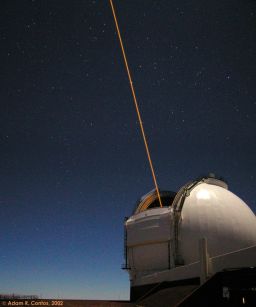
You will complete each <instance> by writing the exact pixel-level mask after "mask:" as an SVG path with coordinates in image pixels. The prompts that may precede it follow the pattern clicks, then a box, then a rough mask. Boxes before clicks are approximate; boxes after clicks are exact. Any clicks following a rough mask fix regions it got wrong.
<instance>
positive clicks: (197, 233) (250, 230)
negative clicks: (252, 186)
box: [179, 183, 256, 264]
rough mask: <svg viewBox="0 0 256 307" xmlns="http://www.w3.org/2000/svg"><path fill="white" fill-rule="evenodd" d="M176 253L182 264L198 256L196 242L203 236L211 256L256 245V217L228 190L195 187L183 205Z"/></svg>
mask: <svg viewBox="0 0 256 307" xmlns="http://www.w3.org/2000/svg"><path fill="white" fill-rule="evenodd" d="M179 229H180V230H179V253H180V255H181V257H182V258H183V260H184V263H185V264H188V263H192V262H194V261H197V260H198V259H199V253H198V241H199V239H200V238H203V237H204V238H206V239H207V242H208V251H209V255H210V256H211V257H213V256H217V255H221V254H225V253H229V252H233V251H236V250H239V249H242V248H245V247H249V246H253V245H255V244H256V217H255V215H254V213H253V212H252V211H251V209H250V208H249V207H248V206H247V205H246V204H245V203H244V202H243V201H242V200H241V199H240V198H239V197H237V196H236V195H235V194H233V193H231V192H230V191H228V190H227V189H225V188H223V187H221V186H217V185H213V184H207V183H201V184H199V185H197V186H196V187H194V188H193V189H192V190H191V192H190V195H189V196H187V197H186V199H185V202H184V204H183V208H182V213H181V221H180V225H179Z"/></svg>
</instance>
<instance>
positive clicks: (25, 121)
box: [0, 0, 256, 299]
mask: <svg viewBox="0 0 256 307" xmlns="http://www.w3.org/2000/svg"><path fill="white" fill-rule="evenodd" d="M114 4H115V7H116V12H117V16H118V20H119V25H120V29H121V33H122V36H123V40H124V45H125V48H126V52H127V57H128V61H129V64H130V68H131V72H132V76H133V81H134V85H135V89H136V93H137V98H138V102H139V105H140V109H141V115H142V118H143V123H144V127H145V131H146V134H147V137H148V142H149V147H150V151H151V155H152V159H153V164H154V166H155V171H156V175H157V180H158V183H159V187H160V189H166V190H173V191H177V189H179V187H180V186H182V185H184V184H185V183H186V182H187V181H189V180H191V179H195V178H197V177H198V176H201V175H205V174H208V173H209V172H213V173H215V174H216V175H217V176H222V177H224V178H225V179H226V181H227V182H228V184H229V188H230V190H231V191H232V192H234V193H235V194H237V195H238V196H239V197H241V198H242V199H243V200H244V201H245V202H246V203H247V204H248V205H249V206H250V207H251V208H252V210H253V211H254V212H255V211H256V202H255V182H256V177H255V176H256V174H255V173H256V164H255V156H256V146H255V139H256V69H255V68H256V56H255V55H256V1H252V0H244V1H241V0H239V1H238V0H234V1H226V0H224V1H205V0H173V1H169V0H168V1H167V0H166V1H164V0H161V1H153V0H140V1H138V0H129V1H128V0H127V1H121V0H115V1H114ZM0 15H1V16H0V43H1V45H0V46H1V48H0V63H1V66H0V67H1V69H0V75H1V86H0V106H1V120H0V141H1V151H0V165H1V167H0V170H1V175H0V180H1V182H0V205H1V210H0V218H1V223H0V234H1V235H0V238H1V241H0V242H1V247H0V271H1V275H0V285H1V286H0V293H13V292H14V293H18V294H37V295H40V296H42V297H61V298H77V299H78V298H84V299H85V298H87V299H94V298H98V299H101V298H102V299H110V298H114V299H118V298H120V299H127V298H128V297H129V278H128V274H126V272H124V271H122V270H121V266H122V263H123V262H124V260H123V221H124V217H125V216H129V215H130V214H131V213H132V210H133V208H134V205H135V203H136V201H137V200H138V198H140V196H142V195H144V194H145V193H147V192H148V191H150V190H152V189H153V188H154V184H153V180H152V177H151V173H150V169H149V166H148V162H147V159H146V153H145V149H144V145H143V141H142V138H141V134H140V131H139V125H138V120H137V117H136V112H135V108H134V105H133V100H132V96H131V92H130V87H129V83H128V79H127V75H126V71H125V68H124V64H123V59H122V55H121V51H120V47H119V42H118V39H117V35H116V30H115V26H114V21H113V17H112V13H111V8H110V5H109V3H108V1H107V0H104V1H103V0H99V1H89V0H84V1H82V0H75V1H67V0H51V1H49V0H34V1H29V0H2V1H1V10H0Z"/></svg>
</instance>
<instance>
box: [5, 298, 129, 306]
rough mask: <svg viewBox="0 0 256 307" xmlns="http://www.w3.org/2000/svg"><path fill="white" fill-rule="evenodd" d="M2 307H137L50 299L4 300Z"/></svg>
mask: <svg viewBox="0 0 256 307" xmlns="http://www.w3.org/2000/svg"><path fill="white" fill-rule="evenodd" d="M0 306H4V307H8V306H24V307H26V306H27V307H43V306H50V307H51V306H52V307H99V306H103V307H108V306H109V307H119V306H120V307H123V306H135V305H134V304H131V303H129V302H128V301H103V300H60V299H58V300H48V299H34V300H33V299H32V300H31V299H27V300H26V299H4V300H0Z"/></svg>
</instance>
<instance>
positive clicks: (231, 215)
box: [125, 177, 256, 274]
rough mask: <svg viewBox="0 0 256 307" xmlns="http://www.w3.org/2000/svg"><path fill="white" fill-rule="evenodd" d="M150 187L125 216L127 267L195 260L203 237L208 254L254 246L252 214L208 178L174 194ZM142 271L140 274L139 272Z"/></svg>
mask: <svg viewBox="0 0 256 307" xmlns="http://www.w3.org/2000/svg"><path fill="white" fill-rule="evenodd" d="M160 195H161V198H162V197H163V199H164V201H163V204H164V206H163V207H162V208H160V207H159V203H158V207H157V205H156V204H157V196H156V192H155V191H151V192H150V193H148V194H147V195H145V196H144V197H142V199H141V201H140V202H139V203H138V204H137V206H136V209H135V211H134V214H133V215H132V216H131V217H130V218H129V219H128V220H127V221H126V225H125V226H126V256H127V257H126V258H127V259H126V262H127V268H129V269H130V270H131V271H130V273H132V272H136V274H137V273H138V272H141V274H144V273H145V272H147V273H149V272H156V271H161V270H166V269H172V268H174V267H176V266H180V265H187V264H190V263H193V262H196V261H198V260H199V240H201V239H202V238H205V239H206V240H207V244H208V252H209V255H210V257H215V256H218V255H223V254H227V253H231V252H234V251H238V250H240V249H243V248H246V247H251V246H253V245H256V217H255V214H254V213H253V212H252V211H251V209H250V208H249V207H248V206H247V205H246V204H245V203H244V202H243V201H242V200H241V199H240V198H239V197H237V196H236V195H235V194H233V193H232V192H230V191H229V190H228V186H227V184H226V183H225V182H223V181H221V180H218V179H216V178H212V177H206V178H202V179H199V180H196V181H192V182H190V183H188V184H186V185H185V186H183V187H182V188H181V189H180V190H179V191H178V192H177V193H174V192H167V191H165V192H161V191H160ZM143 272H144V273H143Z"/></svg>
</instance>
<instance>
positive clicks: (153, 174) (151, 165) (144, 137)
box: [109, 0, 163, 208]
mask: <svg viewBox="0 0 256 307" xmlns="http://www.w3.org/2000/svg"><path fill="white" fill-rule="evenodd" d="M109 2H110V5H111V9H112V13H113V17H114V21H115V25H116V30H117V35H118V38H119V43H120V46H121V50H122V55H123V59H124V63H125V67H126V71H127V75H128V79H129V83H130V87H131V91H132V96H133V101H134V104H135V108H136V112H137V116H138V119H139V124H140V129H141V133H142V137H143V141H144V144H145V148H146V153H147V157H148V162H149V166H150V169H151V173H152V177H153V180H154V184H155V188H156V192H157V196H158V200H159V204H160V207H161V208H162V207H163V205H162V201H161V197H160V193H159V188H158V184H157V181H156V175H155V171H154V167H153V163H152V159H151V156H150V152H149V148H148V142H147V139H146V134H145V131H144V127H143V123H142V120H141V115H140V110H139V105H138V101H137V98H136V94H135V89H134V86H133V82H132V77H131V73H130V69H129V65H128V61H127V57H126V53H125V50H124V45H123V41H122V37H121V33H120V30H119V25H118V22H117V17H116V13H115V8H114V5H113V2H112V0H109Z"/></svg>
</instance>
